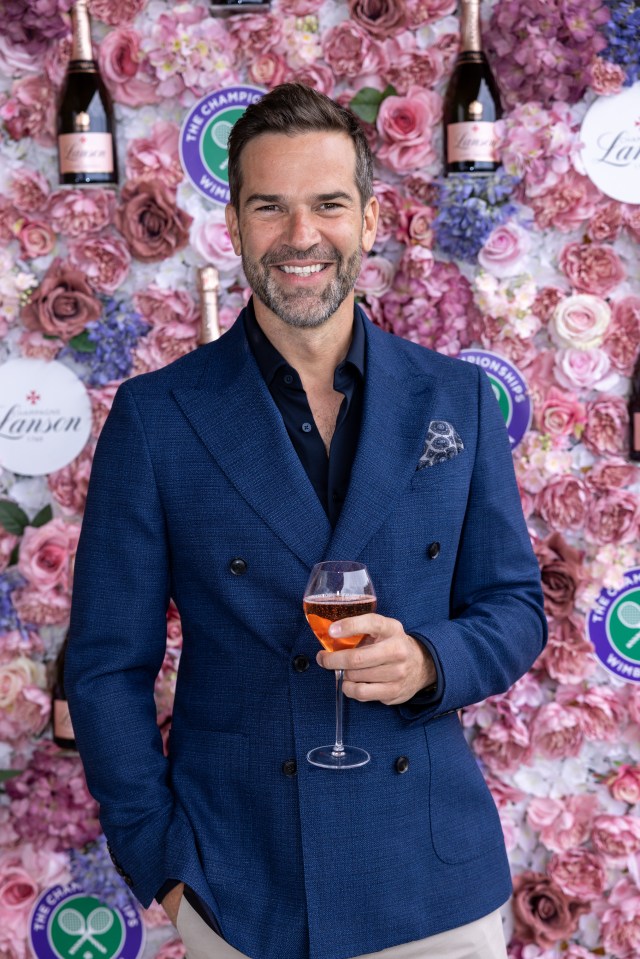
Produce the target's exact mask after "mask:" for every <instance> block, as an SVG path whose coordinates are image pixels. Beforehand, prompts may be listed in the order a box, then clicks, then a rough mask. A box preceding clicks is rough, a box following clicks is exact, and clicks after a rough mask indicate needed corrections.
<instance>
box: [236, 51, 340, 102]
mask: <svg viewBox="0 0 640 959" xmlns="http://www.w3.org/2000/svg"><path fill="white" fill-rule="evenodd" d="M288 70H289V68H288V66H287V61H286V60H285V58H284V57H283V56H282V54H280V53H274V51H273V50H269V51H268V52H267V53H257V54H256V55H255V56H253V57H252V58H251V60H250V62H249V65H248V73H249V79H250V81H251V82H252V83H257V84H259V85H260V86H261V87H266V88H267V89H268V90H271V89H273V87H277V86H278V84H280V83H284V82H285V79H286V77H287V74H288ZM296 79H297V80H298V81H299V82H304V81H301V80H300V78H299V77H296ZM308 85H310V84H308ZM321 92H322V93H324V90H322V91H321Z"/></svg>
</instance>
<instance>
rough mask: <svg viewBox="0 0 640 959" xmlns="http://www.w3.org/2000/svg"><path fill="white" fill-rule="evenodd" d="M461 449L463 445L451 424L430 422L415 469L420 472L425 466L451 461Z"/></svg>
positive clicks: (439, 421)
mask: <svg viewBox="0 0 640 959" xmlns="http://www.w3.org/2000/svg"><path fill="white" fill-rule="evenodd" d="M463 449H464V443H463V442H462V440H461V439H460V437H459V436H458V433H457V432H456V430H455V428H454V427H453V426H452V424H451V423H447V421H446V420H431V422H430V423H429V429H428V431H427V438H426V439H425V441H424V449H423V451H422V456H421V457H420V460H419V461H418V465H417V467H416V469H418V470H422V469H424V468H425V466H435V465H436V464H437V463H444V461H445V460H450V459H453V457H454V456H457V455H458V453H460V452H462V450H463Z"/></svg>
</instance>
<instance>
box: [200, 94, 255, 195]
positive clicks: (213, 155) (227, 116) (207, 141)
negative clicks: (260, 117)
mask: <svg viewBox="0 0 640 959" xmlns="http://www.w3.org/2000/svg"><path fill="white" fill-rule="evenodd" d="M243 113H244V107H242V108H241V107H229V109H228V110H221V111H220V113H217V114H216V115H215V116H214V117H213V119H212V120H210V121H209V123H207V125H206V127H205V128H204V131H203V134H202V140H201V141H200V150H201V154H202V161H203V163H204V165H205V166H206V167H207V168H208V169H209V170H210V171H211V173H213V175H214V176H216V177H218V179H219V180H224V182H225V183H228V182H229V157H228V156H227V144H228V142H229V134H230V133H231V129H232V127H233V124H234V123H235V122H236V120H239V119H240V117H241V116H242V114H243Z"/></svg>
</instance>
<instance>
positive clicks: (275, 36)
mask: <svg viewBox="0 0 640 959" xmlns="http://www.w3.org/2000/svg"><path fill="white" fill-rule="evenodd" d="M227 29H228V32H229V36H231V37H234V38H235V40H236V41H237V43H238V45H239V46H240V47H241V48H242V51H243V53H244V55H245V56H246V57H247V59H249V60H252V59H253V57H255V56H260V55H262V54H263V53H270V52H271V51H272V50H273V49H274V47H277V46H278V44H279V43H280V42H281V40H282V34H283V30H282V16H281V15H276V14H275V13H269V12H267V11H265V12H264V13H254V14H251V13H247V14H244V15H243V16H240V17H230V18H229V20H228V22H227Z"/></svg>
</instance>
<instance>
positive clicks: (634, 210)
mask: <svg viewBox="0 0 640 959" xmlns="http://www.w3.org/2000/svg"><path fill="white" fill-rule="evenodd" d="M622 217H623V220H624V225H625V226H626V228H627V230H628V231H629V233H630V234H631V236H632V237H633V239H634V240H639V241H640V203H635V204H634V205H633V206H628V205H626V204H625V206H624V209H623V212H622Z"/></svg>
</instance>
